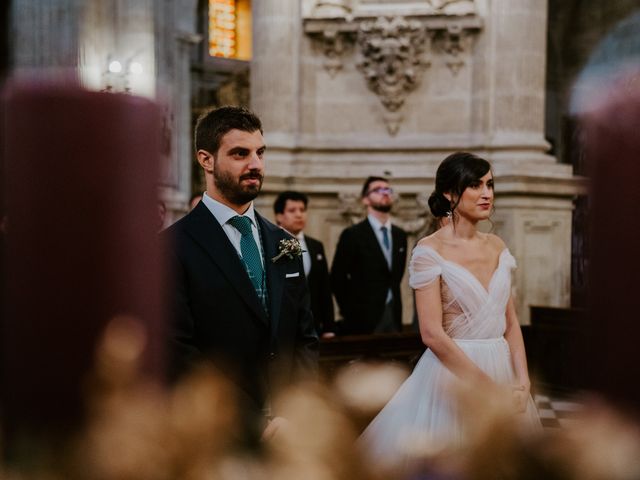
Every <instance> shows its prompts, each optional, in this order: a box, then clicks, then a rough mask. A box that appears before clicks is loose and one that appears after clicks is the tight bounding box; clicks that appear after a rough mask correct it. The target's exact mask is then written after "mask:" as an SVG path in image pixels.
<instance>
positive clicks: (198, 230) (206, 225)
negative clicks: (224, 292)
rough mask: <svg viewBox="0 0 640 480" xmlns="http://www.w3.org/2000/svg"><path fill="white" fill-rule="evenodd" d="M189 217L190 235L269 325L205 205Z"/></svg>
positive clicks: (233, 251) (235, 255) (232, 250)
mask: <svg viewBox="0 0 640 480" xmlns="http://www.w3.org/2000/svg"><path fill="white" fill-rule="evenodd" d="M190 218H191V221H190V222H189V229H188V232H189V235H191V237H192V238H193V240H194V241H195V242H196V243H197V244H198V245H200V247H202V248H203V249H204V250H205V251H206V252H207V254H208V255H209V256H210V257H211V259H212V260H213V261H214V262H215V263H216V264H217V265H218V267H220V270H221V271H222V274H223V275H224V276H226V277H227V280H228V281H229V283H230V284H231V285H232V286H233V287H234V288H235V290H236V291H237V292H238V295H240V297H241V298H242V299H243V300H244V302H245V303H246V304H247V305H248V306H249V307H250V308H251V310H252V311H253V312H254V313H255V314H256V316H257V317H258V318H259V319H260V320H261V321H262V322H264V323H265V324H267V323H268V318H267V314H266V312H265V311H264V308H263V307H262V303H261V302H260V299H259V298H258V294H257V293H256V291H255V289H254V288H253V284H252V283H251V280H250V279H249V275H247V271H246V270H245V267H244V264H243V263H242V260H241V259H240V257H239V255H238V252H237V251H236V249H235V248H234V247H233V245H232V244H231V242H230V241H229V238H228V237H227V234H226V233H225V232H224V230H223V229H222V227H221V226H220V224H219V223H218V221H217V220H216V219H215V217H214V216H213V215H212V214H211V212H210V211H209V209H208V208H207V207H206V206H205V205H204V203H202V202H200V203H199V204H198V205H197V206H196V208H194V209H193V211H192V212H191V214H190ZM265 252H266V249H265ZM267 258H270V257H267ZM266 264H267V260H265V267H266V266H267V265H266Z"/></svg>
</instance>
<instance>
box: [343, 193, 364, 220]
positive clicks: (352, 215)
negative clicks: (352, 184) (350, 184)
mask: <svg viewBox="0 0 640 480" xmlns="http://www.w3.org/2000/svg"><path fill="white" fill-rule="evenodd" d="M338 212H339V213H340V216H341V217H342V218H344V219H345V220H346V221H347V222H348V224H349V225H354V224H356V223H358V222H359V221H360V220H361V219H362V213H363V207H362V203H361V202H360V196H359V195H358V194H356V193H345V192H340V193H338Z"/></svg>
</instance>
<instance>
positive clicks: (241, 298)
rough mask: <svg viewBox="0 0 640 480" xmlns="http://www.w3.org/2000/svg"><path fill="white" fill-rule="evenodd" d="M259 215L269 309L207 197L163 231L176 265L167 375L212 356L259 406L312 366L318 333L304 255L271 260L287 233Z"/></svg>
mask: <svg viewBox="0 0 640 480" xmlns="http://www.w3.org/2000/svg"><path fill="white" fill-rule="evenodd" d="M256 221H257V223H258V226H259V228H260V235H261V238H262V247H263V251H264V256H265V258H264V266H265V270H266V283H267V289H268V313H267V312H266V311H265V309H264V308H263V306H262V303H261V301H260V299H259V297H258V295H257V294H256V291H255V289H254V287H253V285H252V284H251V280H250V279H249V276H248V275H247V273H246V270H245V268H244V265H243V263H242V259H241V258H240V256H239V255H238V253H237V251H236V250H235V248H234V247H233V245H232V244H231V242H230V241H229V239H228V237H227V235H226V234H225V232H224V230H223V229H222V227H221V226H220V224H219V223H218V222H217V220H216V219H215V217H214V216H213V214H212V213H211V212H210V211H209V209H208V208H207V207H206V206H205V205H204V203H202V202H200V203H199V204H198V205H197V206H196V207H195V208H194V209H193V210H192V211H191V212H190V213H188V214H187V215H186V216H185V217H184V218H182V219H181V220H179V221H178V222H176V223H175V224H173V225H172V226H171V227H169V228H168V229H167V230H166V231H165V232H166V235H167V236H168V238H167V240H168V241H170V242H171V254H172V255H171V257H172V261H173V272H174V285H173V288H174V299H173V300H174V301H173V322H172V326H173V328H172V336H171V346H172V348H171V350H172V361H171V373H172V376H174V377H176V376H178V375H180V374H181V373H183V372H185V371H186V370H188V369H189V368H190V366H192V365H193V364H194V363H195V362H198V361H201V360H203V359H206V360H210V361H212V362H213V364H214V365H215V366H217V367H218V370H219V371H221V372H223V373H224V374H225V375H226V376H227V377H229V378H230V379H231V380H232V382H234V383H235V384H236V386H237V387H238V388H239V391H240V392H241V395H244V396H245V399H246V398H248V399H249V401H250V403H252V404H253V406H254V407H255V408H261V407H262V406H263V404H264V401H265V399H266V398H267V396H268V395H270V394H273V393H274V391H275V390H277V389H278V388H279V387H280V386H282V385H283V384H288V383H290V382H292V381H294V380H296V379H298V378H300V377H304V376H306V375H309V374H311V375H313V374H314V373H315V370H316V369H317V356H318V353H317V350H318V337H317V335H316V333H315V329H314V326H313V317H312V315H311V311H310V308H309V292H308V289H307V284H306V281H305V277H304V270H303V266H302V259H301V258H293V259H290V258H288V257H287V256H283V257H282V258H280V259H279V260H278V261H276V262H273V261H272V260H271V259H272V258H273V257H275V256H276V255H277V254H278V252H279V249H278V247H279V243H280V241H281V240H285V239H290V238H292V237H291V236H290V235H289V234H288V233H286V232H285V231H284V230H282V229H281V228H279V227H277V226H275V225H274V224H272V223H270V222H268V221H267V220H265V219H264V218H263V217H261V216H260V215H259V214H258V213H257V212H256Z"/></svg>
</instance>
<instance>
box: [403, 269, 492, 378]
mask: <svg viewBox="0 0 640 480" xmlns="http://www.w3.org/2000/svg"><path fill="white" fill-rule="evenodd" d="M415 295H416V309H417V311H418V321H419V323H420V335H421V337H422V342H423V343H424V344H425V345H426V346H427V347H429V348H430V349H431V351H432V352H433V353H434V355H435V356H436V357H438V359H439V360H440V361H441V362H442V364H443V365H444V366H445V367H447V368H448V369H449V370H450V371H451V372H453V374H454V375H456V376H457V377H459V378H463V379H466V380H470V381H472V382H478V383H486V382H489V383H490V384H491V385H494V382H493V380H491V378H490V377H489V376H488V375H487V374H486V373H484V372H483V371H482V370H481V369H480V368H479V367H478V366H477V365H476V364H475V363H473V362H472V361H471V359H470V358H469V357H467V355H466V354H465V353H464V352H463V351H462V349H461V348H460V347H459V346H458V345H456V343H455V342H454V341H453V340H452V339H451V337H449V336H448V335H447V334H446V333H445V331H444V328H443V327H442V300H441V298H440V282H439V281H438V280H436V281H434V282H432V283H431V284H430V285H428V286H427V287H423V288H420V289H418V290H415Z"/></svg>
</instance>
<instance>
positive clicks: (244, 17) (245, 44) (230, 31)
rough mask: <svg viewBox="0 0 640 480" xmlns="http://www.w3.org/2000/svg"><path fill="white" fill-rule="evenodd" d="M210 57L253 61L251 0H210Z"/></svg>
mask: <svg viewBox="0 0 640 480" xmlns="http://www.w3.org/2000/svg"><path fill="white" fill-rule="evenodd" d="M209 55H211V56H213V57H225V58H237V59H240V60H250V59H251V2H250V0H209Z"/></svg>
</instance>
